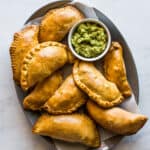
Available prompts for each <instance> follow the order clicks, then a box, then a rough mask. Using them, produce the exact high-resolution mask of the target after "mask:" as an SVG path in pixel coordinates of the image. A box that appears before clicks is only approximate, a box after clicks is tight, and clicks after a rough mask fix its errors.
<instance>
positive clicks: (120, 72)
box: [104, 42, 131, 97]
mask: <svg viewBox="0 0 150 150" xmlns="http://www.w3.org/2000/svg"><path fill="white" fill-rule="evenodd" d="M104 72H105V77H106V78H107V79H108V80H109V81H111V82H114V83H115V84H116V85H117V87H118V88H119V90H120V92H121V93H122V94H123V96H124V97H129V96H131V88H130V85H129V83H128V80H127V76H126V68H125V64H124V60H123V50H122V46H121V45H120V44H119V43H118V42H112V45H111V48H110V50H109V52H108V54H107V55H106V56H105V57H104Z"/></svg>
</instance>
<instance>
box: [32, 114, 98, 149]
mask: <svg viewBox="0 0 150 150" xmlns="http://www.w3.org/2000/svg"><path fill="white" fill-rule="evenodd" d="M32 131H33V133H35V134H39V135H43V136H49V137H51V138H54V139H59V140H63V141H68V142H72V143H81V144H85V145H87V146H90V147H98V146H99V145H100V137H99V133H98V131H97V129H96V126H95V124H94V123H93V121H92V120H91V119H90V118H89V117H87V116H86V115H84V114H71V115H58V116H52V115H47V114H44V115H42V116H41V117H40V118H39V119H38V120H37V122H36V123H35V125H34V127H33V129H32Z"/></svg>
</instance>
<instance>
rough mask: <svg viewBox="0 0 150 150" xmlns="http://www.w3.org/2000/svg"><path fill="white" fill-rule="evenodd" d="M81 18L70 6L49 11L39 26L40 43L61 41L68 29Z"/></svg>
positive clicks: (79, 13) (78, 12) (76, 10)
mask: <svg viewBox="0 0 150 150" xmlns="http://www.w3.org/2000/svg"><path fill="white" fill-rule="evenodd" d="M83 18H84V16H83V14H82V13H81V12H80V11H79V10H78V9H77V8H75V7H73V6H71V5H70V6H65V7H63V8H56V9H52V10H50V11H49V12H48V13H47V14H46V15H45V16H44V18H43V19H42V22H41V25H40V34H39V39H40V42H46V41H58V42H59V41H61V40H62V39H63V38H64V37H65V35H66V34H67V33H68V31H69V30H70V28H71V27H72V26H73V25H74V24H75V23H77V22H78V21H80V20H82V19H83Z"/></svg>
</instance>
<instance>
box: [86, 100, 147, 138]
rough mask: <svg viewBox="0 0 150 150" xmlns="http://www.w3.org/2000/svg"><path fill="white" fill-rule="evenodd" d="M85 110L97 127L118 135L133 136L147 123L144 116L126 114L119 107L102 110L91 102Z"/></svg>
mask: <svg viewBox="0 0 150 150" xmlns="http://www.w3.org/2000/svg"><path fill="white" fill-rule="evenodd" d="M87 110H88V113H89V115H90V116H91V118H92V119H93V120H95V121H96V122H97V123H98V124H99V125H101V126H102V127H103V128H105V129H107V130H109V131H111V132H114V133H116V134H120V135H131V134H135V133H136V132H137V131H139V130H140V129H141V128H142V127H143V126H144V124H145V122H146V121H147V117H146V116H144V115H141V114H134V113H131V112H127V111H125V110H123V109H121V108H119V107H114V108H110V109H103V108H100V107H98V105H97V104H96V103H94V102H92V101H88V103H87Z"/></svg>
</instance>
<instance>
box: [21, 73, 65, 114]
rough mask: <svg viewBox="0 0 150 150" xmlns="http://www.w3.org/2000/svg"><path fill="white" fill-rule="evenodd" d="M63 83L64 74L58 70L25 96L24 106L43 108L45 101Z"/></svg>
mask: <svg viewBox="0 0 150 150" xmlns="http://www.w3.org/2000/svg"><path fill="white" fill-rule="evenodd" d="M61 83H62V76H61V74H60V73H59V72H56V73H54V74H52V75H51V76H49V77H48V78H46V79H44V80H43V81H41V82H39V83H38V84H37V85H36V87H35V88H34V90H33V91H32V92H31V93H30V94H29V95H28V96H27V97H25V99H24V101H23V106H24V108H25V109H30V110H33V111H35V110H41V107H42V106H43V105H44V104H45V102H46V101H47V100H48V99H49V98H50V97H51V96H52V95H53V94H54V92H55V91H56V90H57V89H58V87H59V86H60V84H61Z"/></svg>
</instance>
